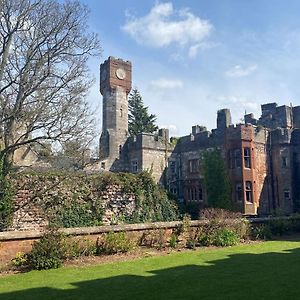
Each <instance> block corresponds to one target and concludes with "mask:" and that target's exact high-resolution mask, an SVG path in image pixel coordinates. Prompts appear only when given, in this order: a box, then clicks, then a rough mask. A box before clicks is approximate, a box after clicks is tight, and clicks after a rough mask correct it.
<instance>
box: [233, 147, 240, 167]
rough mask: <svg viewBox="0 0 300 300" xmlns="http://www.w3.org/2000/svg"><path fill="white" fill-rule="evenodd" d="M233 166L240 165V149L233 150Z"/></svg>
mask: <svg viewBox="0 0 300 300" xmlns="http://www.w3.org/2000/svg"><path fill="white" fill-rule="evenodd" d="M234 166H235V168H240V167H241V149H235V150H234Z"/></svg>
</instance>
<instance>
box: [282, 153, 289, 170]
mask: <svg viewBox="0 0 300 300" xmlns="http://www.w3.org/2000/svg"><path fill="white" fill-rule="evenodd" d="M281 166H282V168H287V167H288V158H287V157H286V156H282V157H281Z"/></svg>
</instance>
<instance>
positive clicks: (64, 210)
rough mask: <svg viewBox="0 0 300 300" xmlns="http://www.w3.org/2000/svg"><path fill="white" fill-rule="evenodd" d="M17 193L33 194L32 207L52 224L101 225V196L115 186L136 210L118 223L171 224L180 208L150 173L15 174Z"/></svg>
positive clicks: (122, 217) (58, 225) (70, 225)
mask: <svg viewBox="0 0 300 300" xmlns="http://www.w3.org/2000/svg"><path fill="white" fill-rule="evenodd" d="M13 182H14V185H15V187H16V190H28V189H30V191H31V196H30V201H29V202H30V204H31V205H32V204H33V203H36V205H38V206H39V207H41V208H42V210H43V211H44V213H45V215H46V217H47V218H48V220H49V223H50V225H52V226H56V227H84V226H97V225H101V223H102V217H103V213H104V202H103V200H102V198H101V197H102V195H103V192H104V191H107V190H109V188H110V187H112V186H117V187H120V189H121V191H122V192H123V193H124V195H125V194H132V195H134V198H135V210H134V211H133V213H131V214H130V215H121V216H119V220H116V221H117V222H119V221H122V222H125V223H135V222H137V223H139V222H154V221H171V220H175V219H177V217H178V213H177V206H176V204H175V202H174V201H173V200H170V199H169V198H168V196H167V193H166V191H165V190H164V189H162V188H160V187H159V186H158V185H157V184H156V183H155V182H154V180H153V179H152V176H151V174H150V173H148V172H142V173H140V174H138V175H135V174H130V173H100V174H95V175H89V176H87V175H85V174H83V173H57V172H48V173H31V174H28V173H27V174H24V173H20V174H15V175H14V180H13Z"/></svg>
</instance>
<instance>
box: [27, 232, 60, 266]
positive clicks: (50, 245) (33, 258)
mask: <svg viewBox="0 0 300 300" xmlns="http://www.w3.org/2000/svg"><path fill="white" fill-rule="evenodd" d="M64 257H65V247H64V236H63V235H62V234H61V233H59V232H57V231H56V230H53V229H52V230H49V231H47V232H46V233H45V234H44V235H43V236H42V237H41V238H40V240H38V241H36V242H35V243H34V244H33V247H32V250H31V251H30V252H29V254H28V264H29V266H30V267H31V268H32V269H36V270H43V269H53V268H59V267H60V266H61V265H62V263H63V259H64Z"/></svg>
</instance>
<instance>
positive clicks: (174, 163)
mask: <svg viewBox="0 0 300 300" xmlns="http://www.w3.org/2000/svg"><path fill="white" fill-rule="evenodd" d="M170 172H171V174H172V175H174V174H176V162H175V161H170Z"/></svg>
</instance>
